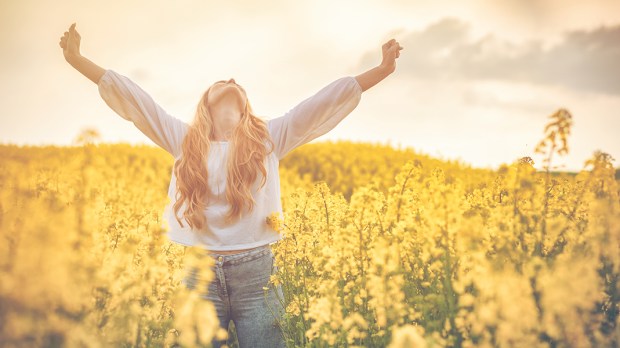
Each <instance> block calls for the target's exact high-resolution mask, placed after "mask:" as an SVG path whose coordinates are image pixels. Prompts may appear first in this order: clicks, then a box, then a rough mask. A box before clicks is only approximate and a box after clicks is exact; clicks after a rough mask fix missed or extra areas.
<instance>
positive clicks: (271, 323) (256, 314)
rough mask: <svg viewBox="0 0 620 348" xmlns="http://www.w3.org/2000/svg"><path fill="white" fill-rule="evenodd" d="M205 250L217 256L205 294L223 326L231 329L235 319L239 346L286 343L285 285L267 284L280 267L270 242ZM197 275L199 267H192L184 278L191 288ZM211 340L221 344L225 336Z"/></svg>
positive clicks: (282, 345)
mask: <svg viewBox="0 0 620 348" xmlns="http://www.w3.org/2000/svg"><path fill="white" fill-rule="evenodd" d="M205 252H206V253H207V254H208V255H210V256H211V257H213V258H214V259H215V265H213V266H212V267H211V271H213V274H214V276H215V277H214V279H213V281H212V282H211V283H210V284H209V285H208V289H207V291H206V293H203V294H202V295H203V296H202V297H203V298H204V299H207V300H209V301H211V302H213V304H214V305H215V308H216V310H217V316H218V319H219V321H220V327H222V328H224V330H228V324H229V322H230V320H232V321H233V322H234V323H235V328H236V331H237V340H238V341H239V347H240V348H244V347H270V348H271V347H285V343H284V338H283V336H282V331H281V329H280V326H279V323H278V322H279V321H280V320H281V319H282V315H283V314H284V308H283V306H282V304H281V303H280V300H282V301H283V300H284V296H283V294H282V287H281V286H280V285H278V286H277V287H275V288H274V286H273V285H272V284H268V282H269V278H270V276H271V275H272V274H275V272H276V271H277V267H276V265H275V264H274V256H273V252H272V251H271V246H270V245H269V244H266V245H263V246H260V247H257V248H254V249H252V250H248V251H243V252H241V253H237V254H232V255H226V254H218V253H217V252H216V251H212V252H209V251H205ZM195 275H196V270H195V269H190V272H189V274H188V275H187V276H186V278H185V279H184V281H183V282H184V284H185V285H186V286H187V287H188V288H189V289H194V287H195V286H194V284H195V283H196V278H195ZM263 287H267V288H268V290H267V291H265V290H264V289H263ZM276 291H277V293H278V295H277V296H276V293H275V292H276ZM212 344H213V347H220V346H221V345H223V344H226V340H224V341H217V340H214V341H213V342H212Z"/></svg>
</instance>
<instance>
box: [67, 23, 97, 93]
mask: <svg viewBox="0 0 620 348" xmlns="http://www.w3.org/2000/svg"><path fill="white" fill-rule="evenodd" d="M59 45H60V47H62V54H64V56H65V60H66V61H67V63H69V64H71V66H72V67H74V68H75V69H76V70H77V71H79V72H80V73H82V75H84V76H86V77H88V79H89V80H91V81H93V82H94V83H97V84H98V83H99V80H100V79H101V77H102V76H103V74H105V69H104V68H102V67H100V66H99V65H97V64H95V63H93V62H91V61H90V60H89V59H87V58H86V57H83V56H82V55H81V54H80V34H79V33H78V32H77V30H75V23H73V24H71V26H70V27H69V31H65V34H64V35H63V36H62V37H61V38H60V42H59Z"/></svg>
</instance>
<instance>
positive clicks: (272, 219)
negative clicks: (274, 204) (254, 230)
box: [265, 211, 284, 233]
mask: <svg viewBox="0 0 620 348" xmlns="http://www.w3.org/2000/svg"><path fill="white" fill-rule="evenodd" d="M265 222H266V223H267V225H268V226H269V227H271V228H273V229H274V231H276V232H278V233H282V227H283V225H284V222H283V221H282V219H281V218H280V214H279V213H278V212H277V211H276V212H273V213H271V215H269V216H267V218H266V219H265Z"/></svg>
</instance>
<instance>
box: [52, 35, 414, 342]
mask: <svg viewBox="0 0 620 348" xmlns="http://www.w3.org/2000/svg"><path fill="white" fill-rule="evenodd" d="M59 44H60V47H61V48H62V49H63V54H64V57H65V60H66V61H67V62H68V63H69V64H70V65H71V66H73V67H74V68H75V69H76V70H78V71H79V72H80V73H82V74H83V75H84V76H86V77H87V78H89V79H90V80H91V81H93V82H94V83H96V84H97V85H98V89H99V93H100V95H101V97H102V98H103V100H104V101H105V102H106V103H107V104H108V105H109V106H110V108H112V109H113V110H114V111H115V112H116V113H118V114H119V115H120V116H121V117H123V118H125V119H126V120H129V121H132V122H133V123H134V124H135V125H136V127H137V128H138V129H140V131H142V132H143V133H144V134H145V135H146V136H148V137H149V138H150V139H151V140H153V141H154V142H155V143H156V144H157V145H159V146H160V147H162V148H163V149H165V150H166V151H168V152H169V153H170V154H171V155H173V156H174V158H175V162H174V168H173V171H172V173H171V180H170V186H169V190H168V196H169V197H170V199H171V201H170V203H169V204H168V205H167V207H166V210H165V220H166V221H167V223H168V226H166V227H167V229H168V232H167V234H168V237H169V238H170V239H171V240H172V241H174V242H177V243H180V244H183V245H187V246H196V245H199V246H201V247H202V248H204V249H205V252H206V253H207V254H208V255H210V256H212V257H213V258H214V259H215V265H214V267H213V272H214V274H215V279H214V280H213V281H212V282H211V283H210V284H209V287H208V291H207V294H206V298H207V299H209V300H210V301H212V302H213V303H214V304H215V306H216V309H217V313H218V317H219V320H220V325H221V327H223V328H224V329H227V328H228V324H229V321H230V320H233V322H234V323H235V327H236V330H237V337H238V341H239V345H240V346H241V347H279V346H284V340H283V337H282V334H281V331H280V330H279V327H278V325H277V320H278V319H279V316H281V315H282V313H283V310H282V308H281V305H280V303H279V301H278V299H277V296H276V294H275V293H274V292H273V291H269V292H268V294H267V296H266V297H265V294H264V290H263V287H266V286H267V285H268V281H269V277H270V275H271V274H272V273H273V272H274V271H275V267H274V264H273V253H272V251H271V244H272V243H275V242H277V241H278V240H280V239H281V238H283V237H284V236H283V235H282V234H279V233H278V232H277V231H275V230H274V229H273V228H272V227H271V225H270V224H268V223H267V217H269V216H271V214H272V213H276V214H279V216H280V217H282V207H281V200H280V199H281V198H280V179H279V176H278V163H279V160H280V159H282V158H283V157H284V156H285V155H286V154H287V153H289V152H290V151H291V150H293V149H294V148H296V147H298V146H301V145H303V144H305V143H307V142H309V141H311V140H313V139H315V138H317V137H319V136H321V135H323V134H325V133H327V132H328V131H330V130H331V129H333V128H334V127H335V126H336V125H337V124H338V123H339V122H340V121H341V120H342V119H344V117H345V116H347V115H348V114H349V113H350V112H351V111H353V109H354V108H355V107H356V106H357V105H358V103H359V101H360V98H361V93H362V92H363V91H365V90H367V89H368V88H370V87H372V86H374V85H376V84H377V83H378V82H379V81H381V80H383V79H384V78H385V77H387V76H388V75H389V74H391V73H392V72H394V70H395V68H396V58H398V57H399V55H400V50H401V49H402V47H400V45H399V44H398V42H396V40H394V39H392V40H390V41H388V42H386V43H385V44H384V45H383V46H382V61H381V64H379V65H378V66H376V67H374V68H372V69H370V70H368V71H366V72H364V73H362V74H360V75H357V76H355V77H350V76H348V77H343V78H340V79H338V80H336V81H334V82H332V83H330V84H329V85H327V86H326V87H324V88H323V89H321V90H320V91H318V92H317V93H316V94H315V95H313V96H311V97H310V98H307V99H306V100H304V101H302V102H301V103H300V104H298V105H297V106H295V107H294V108H293V109H291V110H289V111H288V112H287V113H286V114H285V115H283V116H281V117H277V118H274V119H271V120H263V119H260V118H258V117H257V116H255V115H254V113H253V112H252V108H251V107H250V104H249V102H248V98H247V96H246V94H245V91H244V89H243V88H242V87H241V86H239V85H238V84H237V83H236V82H235V80H234V79H232V78H231V79H229V80H223V81H218V82H216V83H214V84H213V85H211V86H210V87H209V89H207V91H206V92H205V93H204V94H203V96H202V98H201V100H200V102H199V103H198V107H197V110H196V114H195V117H194V119H193V122H192V123H191V125H188V124H186V123H185V122H183V121H181V120H179V119H177V118H175V117H173V116H171V115H169V114H168V113H166V111H164V110H163V109H162V108H161V107H160V106H159V105H158V104H157V103H155V102H154V101H153V99H152V98H151V97H150V96H149V95H148V94H147V93H146V92H144V91H143V90H142V89H141V88H140V87H139V86H137V85H136V84H135V83H134V82H132V81H131V80H129V79H128V78H127V77H125V76H122V75H120V74H118V73H116V72H114V71H112V70H105V69H103V68H102V67H100V66H98V65H97V64H95V63H93V62H92V61H90V60H88V59H87V58H85V57H83V56H82V55H81V54H80V50H79V48H80V35H79V34H78V32H77V31H76V29H75V23H73V24H72V25H71V26H70V27H69V30H68V31H66V32H65V33H64V35H63V36H62V37H61V39H60V43H59ZM195 272H196V270H192V271H191V272H190V273H189V275H188V276H187V277H186V279H185V280H184V283H185V285H187V286H188V287H189V288H190V289H191V288H193V286H194V284H195V283H196V279H195V278H196V277H195ZM275 291H277V292H278V295H279V296H280V298H283V296H282V289H281V287H280V286H278V287H276V288H275ZM275 308H279V309H278V310H275V311H274V309H275ZM213 343H214V346H219V345H221V344H222V343H225V342H213Z"/></svg>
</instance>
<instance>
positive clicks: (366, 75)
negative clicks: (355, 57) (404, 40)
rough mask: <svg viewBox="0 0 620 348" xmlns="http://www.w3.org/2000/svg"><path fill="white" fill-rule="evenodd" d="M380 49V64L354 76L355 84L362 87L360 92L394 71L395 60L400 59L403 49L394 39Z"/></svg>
mask: <svg viewBox="0 0 620 348" xmlns="http://www.w3.org/2000/svg"><path fill="white" fill-rule="evenodd" d="M381 48H382V51H383V59H382V60H381V64H379V65H378V66H376V67H374V68H372V69H370V70H368V71H366V72H363V73H361V74H359V75H357V76H355V79H356V80H357V83H359V85H360V86H361V87H362V91H365V90H367V89H369V88H370V87H372V86H374V85H376V84H377V83H379V81H381V80H383V79H384V78H386V77H387V76H388V75H389V74H391V73H393V72H394V70H396V58H398V57H400V50H402V49H403V48H402V47H401V46H400V45H399V44H398V41H396V40H394V39H392V40H390V41H388V42H386V43H384V44H383V46H382V47H381Z"/></svg>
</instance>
